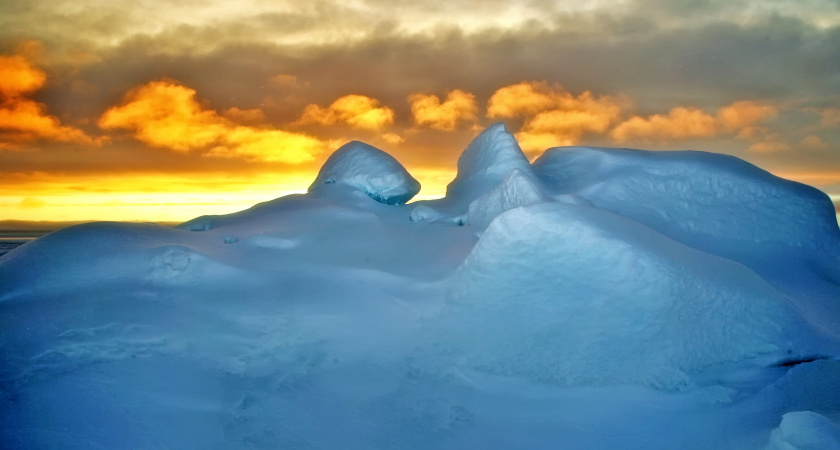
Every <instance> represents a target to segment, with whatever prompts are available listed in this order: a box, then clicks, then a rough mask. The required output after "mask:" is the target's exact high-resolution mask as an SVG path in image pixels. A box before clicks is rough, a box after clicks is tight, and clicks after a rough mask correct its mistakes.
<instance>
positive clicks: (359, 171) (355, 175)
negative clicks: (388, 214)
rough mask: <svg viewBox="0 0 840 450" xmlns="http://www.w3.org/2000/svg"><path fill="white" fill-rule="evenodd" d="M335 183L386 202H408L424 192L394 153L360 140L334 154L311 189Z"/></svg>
mask: <svg viewBox="0 0 840 450" xmlns="http://www.w3.org/2000/svg"><path fill="white" fill-rule="evenodd" d="M334 183H335V184H344V185H348V186H352V187H354V188H356V189H360V190H362V191H363V192H364V193H366V194H367V195H369V196H370V197H371V198H372V199H374V200H376V201H377V202H379V203H384V204H386V205H399V204H403V203H406V202H408V201H409V200H411V198H412V197H414V196H415V195H417V193H418V192H420V183H419V182H418V181H417V180H415V179H414V177H412V176H411V174H409V173H408V171H407V170H405V168H404V167H403V166H402V165H401V164H400V163H399V162H398V161H397V160H396V159H394V157H393V156H391V155H389V154H387V153H385V152H383V151H382V150H379V149H378V148H376V147H373V146H371V145H368V144H365V143H363V142H358V141H352V142H349V143H347V144H344V145H342V146H341V147H340V148H339V149H338V150H336V151H335V152H334V153H333V154H332V155H330V157H329V158H328V159H327V161H326V162H325V163H324V165H323V166H322V167H321V171H320V172H319V173H318V176H317V177H316V178H315V181H314V182H313V183H312V185H311V186H309V191H310V192H312V191H314V190H316V189H318V188H321V187H322V186H324V185H328V184H334Z"/></svg>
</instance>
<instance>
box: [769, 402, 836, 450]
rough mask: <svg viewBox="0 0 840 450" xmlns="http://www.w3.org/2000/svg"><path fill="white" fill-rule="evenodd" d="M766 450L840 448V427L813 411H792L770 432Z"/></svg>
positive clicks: (831, 449)
mask: <svg viewBox="0 0 840 450" xmlns="http://www.w3.org/2000/svg"><path fill="white" fill-rule="evenodd" d="M766 450H840V427H838V426H837V425H834V424H833V423H831V421H830V420H828V419H827V418H825V417H824V416H822V415H820V414H817V413H815V412H812V411H797V412H790V413H787V414H785V415H784V416H782V423H781V424H779V427H778V428H776V429H775V430H773V432H772V433H770V443H769V444H768V445H767V449H766Z"/></svg>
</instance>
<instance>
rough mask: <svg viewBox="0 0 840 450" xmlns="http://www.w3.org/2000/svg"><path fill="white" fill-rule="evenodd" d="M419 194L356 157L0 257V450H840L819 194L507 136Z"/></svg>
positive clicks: (696, 162)
mask: <svg viewBox="0 0 840 450" xmlns="http://www.w3.org/2000/svg"><path fill="white" fill-rule="evenodd" d="M418 189H419V184H417V182H416V181H415V180H414V179H413V178H412V177H411V175H410V174H408V172H407V171H406V170H405V169H404V168H403V167H402V166H401V165H400V164H399V163H398V162H397V161H396V160H394V159H393V158H392V157H391V156H389V155H387V154H386V153H384V152H382V151H380V150H378V149H375V148H373V147H370V146H368V145H366V144H363V143H358V142H353V143H350V144H347V145H345V146H344V147H342V148H341V149H339V150H337V151H336V153H334V154H333V156H331V157H330V158H329V159H328V161H327V162H326V163H325V165H324V167H323V168H322V170H321V172H320V173H319V175H318V177H317V178H316V180H315V182H314V183H313V185H312V186H311V187H310V190H309V192H308V193H306V194H302V195H292V196H287V197H282V198H278V199H276V200H273V201H270V202H266V203H262V204H259V205H255V206H254V207H252V208H250V209H248V210H245V211H241V212H239V213H235V214H231V215H226V216H203V217H199V218H196V219H194V220H191V221H189V222H186V223H184V224H182V225H180V226H178V227H175V228H166V227H161V226H157V225H153V224H127V223H94V224H85V225H79V226H75V227H70V228H66V229H63V230H60V231H58V232H55V233H52V234H49V235H47V236H44V237H42V238H40V239H37V240H35V241H33V242H31V243H29V244H26V245H24V246H22V247H20V248H18V249H16V250H14V251H12V252H10V253H9V254H7V255H5V256H3V257H2V258H0V443H2V444H3V445H2V447H4V448H5V447H9V448H80V447H83V448H366V449H367V448H401V449H404V448H417V449H449V448H451V449H455V448H458V449H462V448H520V449H525V448H527V449H544V448H646V449H647V448H698V449H700V448H747V449H763V448H773V449H775V448H785V449H787V448H803V449H804V448H836V446H837V442H838V439H837V436H838V434H837V429H838V423H840V389H837V386H840V361H838V356H840V305H839V304H840V256H838V255H840V230H838V227H837V224H836V222H833V220H834V219H833V212H832V211H833V207H832V205H831V202H830V201H829V200H828V198H827V197H826V196H825V195H823V194H821V193H820V192H819V191H816V190H815V189H812V188H810V187H808V186H804V185H801V184H797V183H793V182H790V181H786V180H782V179H779V178H776V177H774V176H772V175H770V174H768V173H766V172H764V171H762V170H760V169H758V168H756V167H754V166H751V165H749V164H747V163H745V162H743V161H740V160H737V159H734V158H731V157H725V156H721V155H715V154H711V153H704V152H645V151H640V150H628V149H598V148H587V147H572V148H555V149H550V150H548V151H547V152H546V153H545V154H544V155H543V156H542V157H540V158H539V159H538V160H537V161H535V162H534V164H529V163H528V160H527V159H526V158H525V156H524V155H523V154H522V151H521V150H520V149H519V146H518V144H517V143H516V140H515V139H514V138H513V136H511V135H510V134H509V133H508V132H507V131H506V130H505V129H504V126H503V125H501V124H498V125H494V126H492V127H490V128H488V129H487V130H485V131H484V132H483V133H481V134H480V135H479V136H478V137H477V138H476V139H475V140H474V141H473V142H472V143H471V144H470V145H469V146H468V147H467V149H466V150H465V151H464V153H463V154H462V156H461V158H460V160H459V162H458V175H457V177H456V178H455V180H453V182H452V183H451V184H450V186H449V188H448V189H447V196H446V197H445V198H443V199H439V200H433V201H421V202H415V203H411V204H404V203H405V202H406V201H408V200H409V199H410V198H411V197H412V196H413V195H414V194H416V192H417V190H418ZM829 219H831V220H829ZM815 446H816V447H815ZM832 446H834V447H832Z"/></svg>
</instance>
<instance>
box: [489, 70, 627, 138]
mask: <svg viewBox="0 0 840 450" xmlns="http://www.w3.org/2000/svg"><path fill="white" fill-rule="evenodd" d="M628 105H629V101H628V100H627V99H626V98H624V97H612V96H599V97H595V96H594V95H592V93H591V92H589V91H586V92H584V93H582V94H580V95H578V96H575V95H573V94H571V93H569V92H567V91H566V90H564V89H563V88H562V87H561V86H558V85H555V86H549V85H548V84H547V83H545V82H523V83H519V84H515V85H511V86H506V87H503V88H501V89H499V90H497V91H496V92H495V93H494V94H493V95H492V96H491V97H490V100H489V101H488V103H487V116H488V117H494V118H496V117H502V118H513V117H527V119H526V121H525V124H524V126H523V127H522V129H521V130H520V131H519V132H518V133H516V138H517V139H518V140H519V143H520V145H521V146H522V148H523V149H525V150H529V151H536V150H544V149H546V148H548V147H554V146H558V145H571V144H575V143H577V142H578V141H579V140H580V138H581V136H583V135H584V134H587V133H604V132H606V131H607V130H608V129H609V127H610V125H612V123H613V122H615V121H616V120H617V119H618V118H619V117H620V116H621V113H622V110H624V109H625V108H626V107H627V106H628Z"/></svg>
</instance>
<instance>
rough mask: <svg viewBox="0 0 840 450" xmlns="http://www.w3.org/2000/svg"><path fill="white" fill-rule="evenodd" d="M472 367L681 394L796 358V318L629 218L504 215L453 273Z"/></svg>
mask: <svg viewBox="0 0 840 450" xmlns="http://www.w3.org/2000/svg"><path fill="white" fill-rule="evenodd" d="M449 297H450V301H451V302H453V304H455V305H457V306H458V307H459V308H461V310H460V312H459V313H457V314H456V315H455V319H454V320H455V321H456V322H461V323H466V322H467V321H468V322H469V324H470V325H469V326H464V327H463V328H461V329H459V330H458V332H457V333H454V334H453V335H451V336H447V341H449V342H451V343H452V344H451V345H453V346H454V347H455V350H454V351H456V352H461V353H462V358H463V360H464V361H468V363H467V364H468V366H469V367H471V368H473V369H477V370H483V371H488V372H491V373H496V374H501V375H517V376H525V377H528V378H529V379H533V380H537V381H542V382H550V383H557V384H562V385H603V384H614V383H627V382H631V383H641V384H645V385H649V386H655V387H660V388H665V389H677V388H681V387H684V386H685V385H686V383H688V379H689V377H688V375H687V374H689V373H691V372H695V371H698V370H700V369H702V368H704V367H709V366H713V365H716V364H721V363H724V362H727V361H743V360H749V359H751V358H756V357H759V356H762V357H763V358H762V359H763V360H767V361H774V360H779V359H782V358H783V357H784V356H785V355H786V354H787V353H786V352H787V351H793V350H794V349H795V348H794V346H795V343H794V342H792V339H793V338H792V337H791V336H792V335H793V331H794V330H797V329H799V323H800V322H799V320H798V319H797V316H796V314H795V313H794V311H793V310H792V309H791V308H790V307H789V306H788V305H787V302H786V300H785V298H783V297H782V296H780V295H779V294H778V293H777V292H776V291H774V290H773V289H772V288H771V287H770V286H768V285H767V284H766V283H765V282H764V281H763V280H762V279H761V278H759V277H758V276H757V275H756V274H754V273H753V272H751V271H750V270H749V269H747V268H746V267H744V266H742V265H740V264H737V263H735V262H732V261H729V260H726V259H723V258H719V257H716V256H713V255H709V254H707V253H704V252H701V251H697V250H695V249H692V248H690V247H687V246H685V245H682V244H680V243H678V242H676V241H673V240H671V239H669V238H667V237H665V236H663V235H661V234H659V233H657V232H656V231H654V230H652V229H650V228H648V227H646V226H644V225H641V224H639V223H637V222H634V221H632V220H629V219H626V218H624V217H621V216H617V215H615V214H612V213H609V212H606V211H600V210H597V209H593V208H589V207H585V206H578V205H571V204H565V203H546V204H538V205H534V206H526V207H521V208H516V209H512V210H510V211H508V212H505V213H504V214H502V215H500V216H498V217H497V218H496V219H495V220H494V221H493V222H492V223H491V224H490V226H489V228H488V229H487V230H486V231H485V233H484V234H483V235H482V237H481V239H480V240H479V242H478V243H477V244H476V246H475V248H474V249H473V251H472V253H471V254H470V255H469V256H468V257H467V259H466V261H464V263H463V265H462V266H461V268H460V269H459V271H458V272H457V274H456V275H455V279H454V281H453V283H452V285H451V291H450V293H449Z"/></svg>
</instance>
